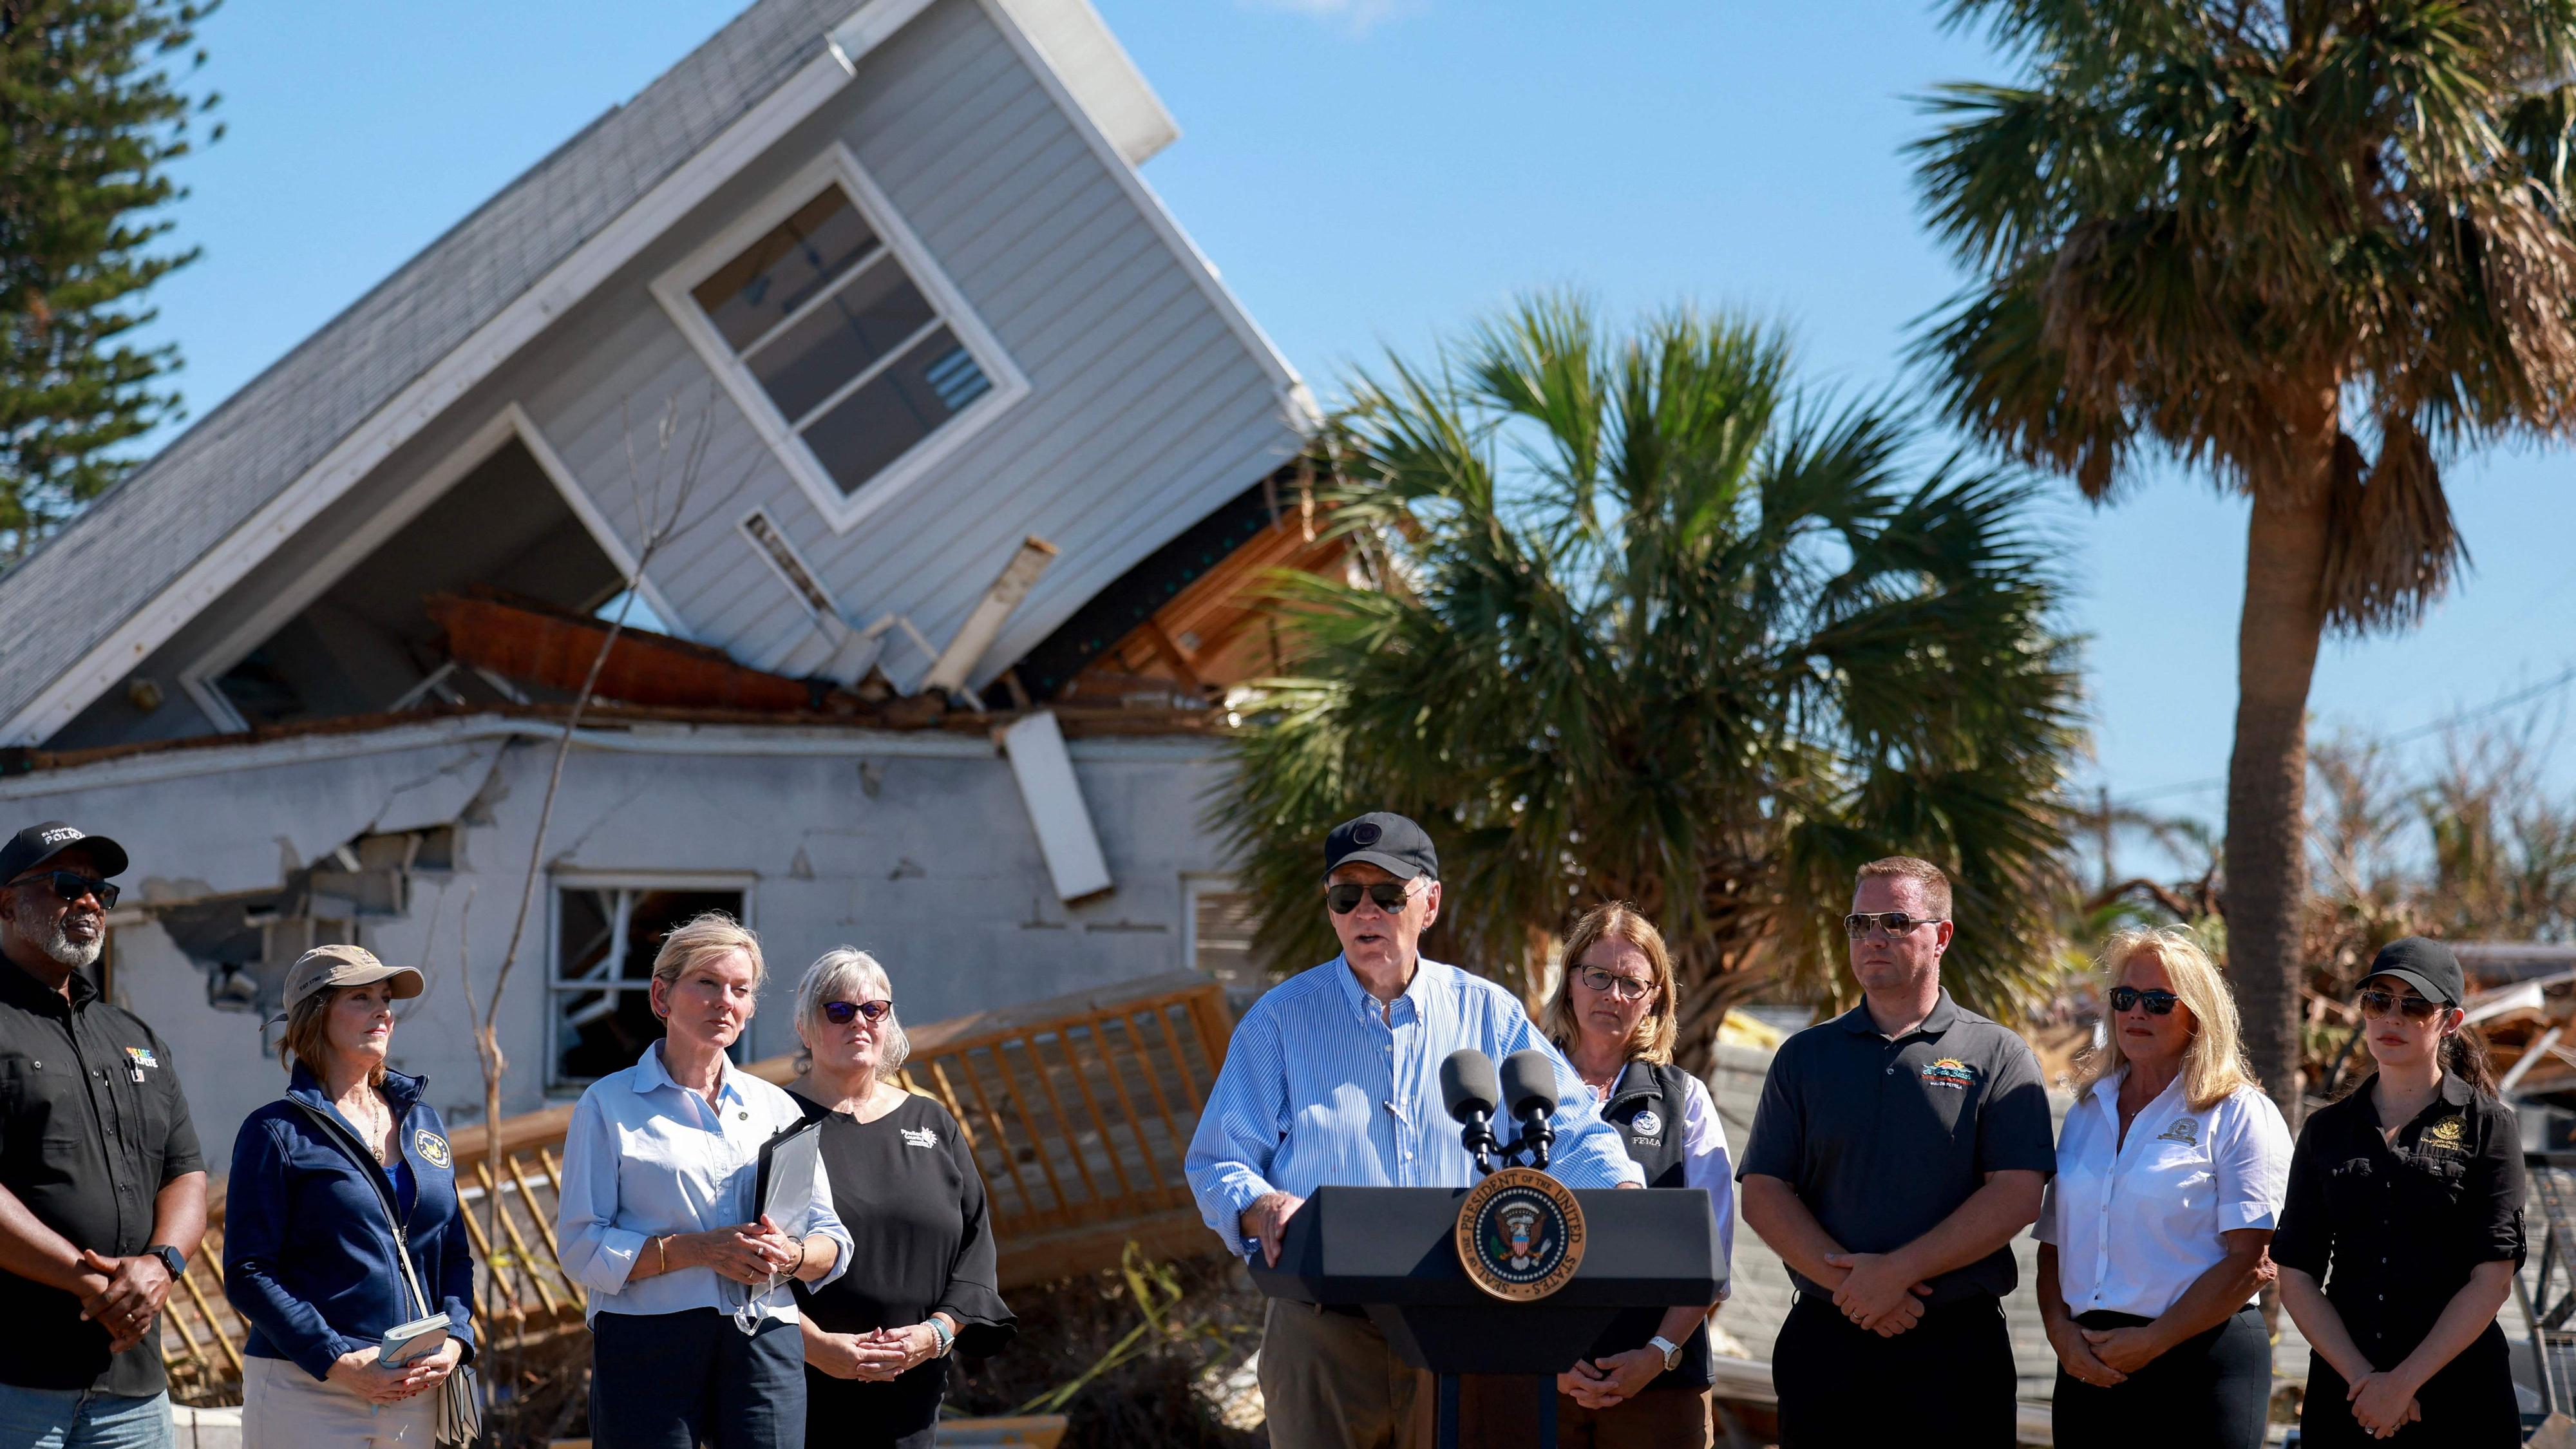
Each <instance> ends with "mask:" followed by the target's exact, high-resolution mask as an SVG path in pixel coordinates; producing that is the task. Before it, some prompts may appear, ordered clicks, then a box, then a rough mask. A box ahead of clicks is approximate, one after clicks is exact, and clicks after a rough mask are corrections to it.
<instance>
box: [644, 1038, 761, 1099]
mask: <svg viewBox="0 0 2576 1449" xmlns="http://www.w3.org/2000/svg"><path fill="white" fill-rule="evenodd" d="M716 1073H717V1077H716V1095H717V1096H719V1097H731V1098H733V1099H734V1100H735V1101H737V1102H739V1101H742V1100H743V1095H742V1088H741V1087H740V1086H738V1085H736V1084H735V1082H734V1065H733V1058H732V1057H731V1056H729V1055H727V1054H725V1053H723V1052H718V1053H716ZM634 1086H635V1090H636V1091H639V1092H651V1091H657V1090H659V1089H661V1088H663V1087H669V1088H670V1089H671V1090H673V1091H675V1092H686V1091H689V1090H691V1089H690V1088H687V1087H683V1086H681V1085H680V1083H679V1081H678V1079H677V1078H674V1077H673V1076H672V1075H671V1069H670V1068H669V1067H668V1066H666V1065H664V1064H663V1061H662V1044H661V1043H660V1042H658V1041H657V1042H654V1043H652V1044H650V1045H648V1046H646V1047H645V1048H644V1055H643V1056H641V1057H639V1058H637V1059H636V1062H635V1082H634Z"/></svg>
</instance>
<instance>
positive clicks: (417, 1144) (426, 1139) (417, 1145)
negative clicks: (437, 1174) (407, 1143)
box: [411, 1127, 448, 1167]
mask: <svg viewBox="0 0 2576 1449" xmlns="http://www.w3.org/2000/svg"><path fill="white" fill-rule="evenodd" d="M411 1150H412V1151H414V1152H417V1153H419V1154H420V1160H421V1161H423V1162H426V1163H428V1164H429V1165H430V1166H432V1167H445V1166H446V1165H447V1162H448V1152H447V1139H446V1138H444V1137H441V1136H439V1135H438V1134H437V1133H435V1132H432V1131H430V1130H429V1129H428V1128H426V1127H423V1128H421V1129H420V1130H418V1131H416V1132H414V1133H412V1134H411Z"/></svg>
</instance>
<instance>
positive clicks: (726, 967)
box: [555, 911, 850, 1449]
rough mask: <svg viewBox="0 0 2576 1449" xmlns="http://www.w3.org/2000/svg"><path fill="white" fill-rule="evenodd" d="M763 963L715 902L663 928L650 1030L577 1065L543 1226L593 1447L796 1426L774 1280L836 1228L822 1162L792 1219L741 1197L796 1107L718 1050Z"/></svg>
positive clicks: (759, 1441)
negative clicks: (592, 1067)
mask: <svg viewBox="0 0 2576 1449" xmlns="http://www.w3.org/2000/svg"><path fill="white" fill-rule="evenodd" d="M762 975H763V971H762V967H761V960H760V941H759V939H758V938H757V937H755V936H753V935H752V934H751V932H750V931H748V930H746V929H744V928H743V926H742V925H741V924H740V923H739V922H737V921H735V920H734V919H733V918H732V917H730V916H727V915H724V914H723V913H721V912H714V911H711V912H709V913H707V914H706V915H703V916H700V917H698V918H697V919H696V920H693V921H691V922H689V923H688V924H687V925H684V926H682V927H680V928H679V929H678V930H675V931H673V932H672V933H671V934H670V935H669V937H667V938H666V939H664V941H663V942H662V946H661V949H660V950H659V951H658V952H656V953H655V954H654V957H653V985H652V996H653V1014H654V1015H656V1016H658V1017H660V1018H662V1024H663V1029H664V1035H663V1037H662V1039H661V1040H660V1041H657V1042H654V1043H653V1044H652V1045H651V1046H648V1047H646V1048H645V1049H644V1055H643V1057H642V1059H641V1060H639V1061H637V1062H636V1064H635V1065H633V1066H631V1067H628V1068H626V1069H625V1070H624V1071H621V1072H614V1073H611V1074H610V1075H608V1076H605V1077H602V1078H600V1079H599V1080H598V1081H596V1082H593V1083H592V1084H591V1087H590V1090H589V1091H587V1092H584V1093H582V1096H581V1101H580V1103H579V1104H578V1105H576V1106H575V1107H574V1108H573V1111H572V1122H571V1124H570V1125H569V1126H568V1127H567V1129H566V1130H565V1133H564V1156H563V1196H562V1198H561V1200H560V1202H559V1204H558V1206H557V1209H556V1214H555V1235H556V1239H557V1240H558V1241H559V1242H561V1243H562V1244H563V1266H564V1271H565V1272H566V1273H568V1274H570V1275H571V1276H572V1277H573V1279H574V1280H576V1281H577V1282H579V1283H580V1284H581V1285H582V1287H583V1288H585V1289H587V1290H588V1292H587V1293H586V1294H585V1295H584V1296H585V1297H586V1298H587V1299H588V1306H589V1315H590V1339H591V1377H590V1437H591V1441H592V1442H593V1443H595V1444H599V1445H601V1446H603V1449H696V1446H700V1445H708V1446H713V1449H801V1446H802V1445H803V1444H804V1443H805V1351H804V1343H803V1338H802V1331H801V1329H800V1328H799V1326H798V1315H797V1311H796V1300H795V1298H794V1296H793V1295H792V1294H791V1293H790V1292H789V1290H788V1288H787V1286H786V1285H787V1281H788V1280H789V1279H791V1278H793V1279H796V1280H798V1281H800V1282H804V1283H807V1284H812V1285H818V1286H819V1285H821V1284H824V1283H828V1282H830V1281H832V1279H833V1278H835V1277H837V1276H839V1274H840V1273H841V1271H842V1269H843V1268H845V1267H846V1266H847V1264H848V1260H849V1256H850V1233H849V1230H848V1229H847V1228H845V1227H843V1226H842V1225H841V1220H840V1218H839V1217H838V1216H836V1215H835V1214H834V1213H833V1211H832V1184H831V1180H830V1177H829V1175H828V1174H827V1173H824V1172H820V1171H818V1172H816V1173H815V1175H814V1183H813V1188H812V1191H811V1192H810V1194H808V1196H807V1197H806V1201H805V1209H806V1210H805V1212H804V1214H803V1216H804V1219H805V1221H804V1222H803V1223H802V1224H801V1225H797V1226H801V1227H802V1229H803V1232H802V1234H801V1236H800V1235H799V1234H797V1233H793V1232H789V1231H786V1230H784V1229H782V1228H781V1227H780V1225H779V1223H778V1222H777V1221H776V1220H775V1219H774V1218H773V1217H771V1216H770V1215H769V1214H766V1213H763V1212H762V1211H761V1207H760V1204H759V1202H758V1201H757V1200H756V1194H757V1192H758V1189H759V1184H760V1149H761V1146H762V1144H764V1143H766V1142H767V1141H769V1139H770V1138H771V1137H772V1136H774V1135H776V1134H777V1133H779V1132H780V1131H782V1130H783V1129H786V1128H789V1127H793V1126H796V1125H797V1124H798V1123H800V1122H802V1121H803V1120H804V1115H805V1114H804V1111H803V1109H802V1108H800V1107H799V1106H798V1105H797V1101H796V1099H795V1098H794V1097H791V1096H789V1095H788V1094H787V1093H786V1092H785V1091H783V1090H781V1089H780V1088H778V1087H774V1086H772V1085H770V1084H769V1083H768V1082H765V1081H762V1080H761V1079H760V1078H758V1077H755V1076H753V1075H751V1074H750V1073H749V1072H746V1071H744V1070H742V1069H741V1068H740V1067H737V1066H735V1065H734V1064H733V1063H732V1061H730V1060H729V1059H728V1058H727V1057H726V1052H727V1050H728V1049H729V1048H731V1047H732V1046H733V1044H734V1043H735V1042H736V1041H737V1040H739V1039H740V1038H741V1036H742V1031H743V1028H744V1027H745V1026H747V1025H749V1024H750V1021H751V1013H752V1008H753V1007H754V1005H756V1004H757V1003H758V1001H759V999H760V983H761V978H762ZM780 1205H781V1207H782V1210H783V1208H784V1204H783V1202H782V1203H781V1204H780ZM790 1222H791V1224H793V1222H794V1220H793V1219H792V1218H791V1219H790Z"/></svg>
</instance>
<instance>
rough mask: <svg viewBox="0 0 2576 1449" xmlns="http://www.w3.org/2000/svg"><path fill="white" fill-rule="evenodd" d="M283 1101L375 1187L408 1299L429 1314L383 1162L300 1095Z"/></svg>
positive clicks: (423, 1313)
mask: <svg viewBox="0 0 2576 1449" xmlns="http://www.w3.org/2000/svg"><path fill="white" fill-rule="evenodd" d="M287 1100H288V1101H290V1102H293V1103H294V1104H295V1105H296V1106H298V1107H301V1108H303V1109H304V1115H305V1116H307V1117H310V1118H312V1119H313V1121H314V1124H315V1125H316V1126H318V1127H320V1128H321V1129H322V1134H323V1135H324V1136H326V1137H328V1138H330V1139H331V1141H332V1144H333V1145H334V1146H336V1147H338V1148H339V1149H340V1150H341V1151H342V1152H343V1153H346V1154H348V1155H349V1157H350V1158H351V1159H352V1160H354V1161H355V1162H356V1163H357V1166H358V1175H359V1176H360V1177H363V1178H365V1179H366V1180H367V1181H368V1182H369V1183H371V1184H373V1185H374V1186H375V1189H376V1201H378V1202H380V1203H382V1204H384V1208H385V1223H386V1225H387V1226H389V1227H391V1228H392V1229H393V1230H394V1257H395V1259H396V1260H397V1261H399V1262H400V1263H401V1264H402V1270H403V1282H405V1283H406V1284H408V1285H410V1287H411V1301H412V1302H413V1303H414V1304H415V1305H417V1306H418V1311H419V1314H420V1316H421V1317H423V1318H427V1317H429V1315H430V1313H431V1309H430V1306H429V1295H428V1294H426V1293H423V1292H422V1291H421V1288H420V1274H419V1273H418V1272H416V1271H414V1269H413V1268H412V1266H411V1242H410V1238H409V1236H408V1235H407V1234H406V1233H404V1231H403V1223H402V1214H401V1212H400V1211H399V1210H398V1209H397V1207H396V1205H395V1203H394V1189H393V1184H392V1183H389V1182H387V1181H385V1169H384V1164H382V1163H380V1162H377V1161H376V1160H375V1158H376V1155H375V1154H374V1153H372V1152H369V1151H368V1150H367V1149H366V1144H364V1143H362V1142H360V1141H359V1140H358V1134H356V1133H355V1132H352V1131H350V1130H349V1128H348V1124H346V1123H344V1122H342V1121H341V1120H340V1119H339V1118H338V1117H336V1116H334V1115H333V1114H331V1113H329V1112H326V1111H324V1110H322V1109H321V1108H319V1107H316V1106H314V1105H313V1104H312V1103H310V1102H307V1101H305V1100H304V1099H303V1098H301V1097H289V1098H287ZM397 1150H399V1148H397Z"/></svg>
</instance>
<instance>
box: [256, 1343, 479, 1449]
mask: <svg viewBox="0 0 2576 1449" xmlns="http://www.w3.org/2000/svg"><path fill="white" fill-rule="evenodd" d="M438 1395H439V1391H438V1390H432V1391H430V1392H428V1393H425V1394H415V1395H413V1396H412V1397H410V1398H408V1399H405V1400H403V1401H402V1402H401V1403H399V1404H385V1405H381V1406H379V1405H375V1404H370V1403H368V1402H367V1401H366V1400H364V1399H362V1398H359V1397H358V1396H357V1395H356V1394H353V1393H350V1392H349V1391H348V1390H346V1389H344V1388H341V1387H340V1386H339V1385H337V1384H326V1383H322V1382H320V1381H318V1380H316V1379H315V1378H314V1377H313V1376H312V1375H311V1374H308V1373H306V1372H305V1371H304V1370H302V1369H300V1368H297V1367H296V1366H295V1365H294V1364H291V1363H289V1362H287V1361H286V1360H285V1359H282V1358H244V1359H243V1360H242V1443H243V1444H244V1445H245V1446H247V1449H435V1445H436V1441H437V1438H438Z"/></svg>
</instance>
